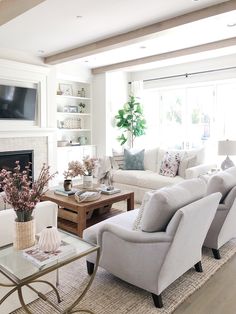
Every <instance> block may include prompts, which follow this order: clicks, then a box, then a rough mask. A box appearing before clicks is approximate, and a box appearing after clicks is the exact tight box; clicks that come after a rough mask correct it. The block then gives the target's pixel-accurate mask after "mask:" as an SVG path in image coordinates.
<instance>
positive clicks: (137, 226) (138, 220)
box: [133, 191, 156, 231]
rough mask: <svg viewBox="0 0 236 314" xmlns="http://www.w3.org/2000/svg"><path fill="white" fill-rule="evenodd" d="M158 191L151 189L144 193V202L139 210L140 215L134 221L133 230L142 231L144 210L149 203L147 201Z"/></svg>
mask: <svg viewBox="0 0 236 314" xmlns="http://www.w3.org/2000/svg"><path fill="white" fill-rule="evenodd" d="M155 192H156V191H149V192H146V193H145V194H144V197H143V200H142V204H141V206H140V208H139V212H138V215H137V217H136V219H135V221H134V223H133V230H134V231H140V230H141V220H142V217H143V212H144V209H145V207H146V205H147V202H148V201H149V200H150V198H151V196H152V195H153V194H154V193H155Z"/></svg>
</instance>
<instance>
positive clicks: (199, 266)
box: [194, 261, 203, 273]
mask: <svg viewBox="0 0 236 314" xmlns="http://www.w3.org/2000/svg"><path fill="white" fill-rule="evenodd" d="M194 267H195V269H196V271H197V272H198V273H202V272H203V270H202V262H201V261H200V262H198V263H197V264H195V265H194Z"/></svg>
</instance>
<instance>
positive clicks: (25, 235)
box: [13, 219, 35, 250]
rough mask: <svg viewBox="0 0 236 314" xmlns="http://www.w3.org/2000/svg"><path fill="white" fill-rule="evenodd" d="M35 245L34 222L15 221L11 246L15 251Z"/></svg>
mask: <svg viewBox="0 0 236 314" xmlns="http://www.w3.org/2000/svg"><path fill="white" fill-rule="evenodd" d="M34 243H35V220H34V219H32V220H30V221H26V222H18V221H15V233H14V237H13V246H14V248H15V249H17V250H23V249H27V248H29V247H31V246H33V245H34Z"/></svg>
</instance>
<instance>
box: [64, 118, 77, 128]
mask: <svg viewBox="0 0 236 314" xmlns="http://www.w3.org/2000/svg"><path fill="white" fill-rule="evenodd" d="M64 128H65V129H81V119H80V118H76V117H72V118H67V119H65V120H64Z"/></svg>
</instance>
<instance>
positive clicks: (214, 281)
mask: <svg viewBox="0 0 236 314" xmlns="http://www.w3.org/2000/svg"><path fill="white" fill-rule="evenodd" d="M203 266H204V265H203ZM235 313H236V255H234V256H233V257H232V258H231V259H230V260H229V261H228V262H227V263H226V264H225V265H223V266H222V268H221V269H219V270H218V271H217V272H216V274H215V275H214V276H212V277H211V278H210V279H209V280H208V281H207V282H206V284H205V285H204V286H203V287H202V288H200V289H199V290H198V291H196V292H195V293H194V294H193V295H191V297H190V298H188V299H187V300H186V301H185V302H184V303H183V304H181V305H180V306H179V307H178V308H177V310H176V311H175V312H174V314H235Z"/></svg>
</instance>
